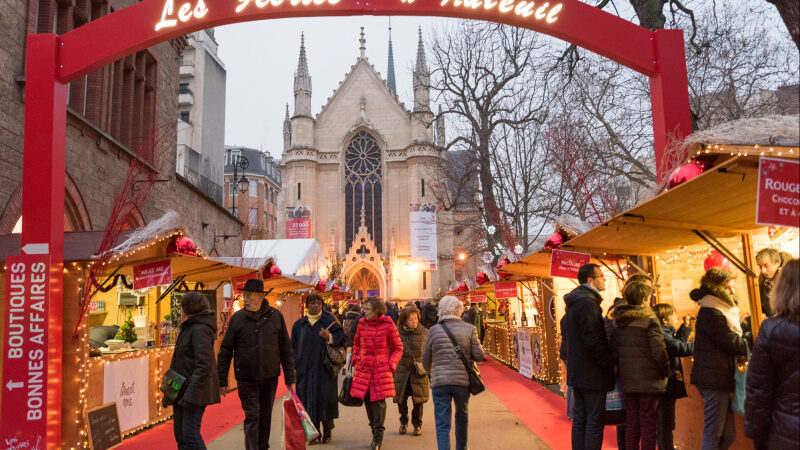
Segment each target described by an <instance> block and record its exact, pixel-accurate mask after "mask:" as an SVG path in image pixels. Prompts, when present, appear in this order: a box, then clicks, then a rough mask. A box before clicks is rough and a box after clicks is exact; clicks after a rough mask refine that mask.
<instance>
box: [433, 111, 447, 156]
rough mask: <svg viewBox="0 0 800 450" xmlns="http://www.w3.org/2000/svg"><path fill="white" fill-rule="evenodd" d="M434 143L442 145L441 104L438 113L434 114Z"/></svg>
mask: <svg viewBox="0 0 800 450" xmlns="http://www.w3.org/2000/svg"><path fill="white" fill-rule="evenodd" d="M435 131H436V145H437V146H439V147H444V142H445V134H444V133H445V131H444V115H442V105H439V114H437V115H436V130H435Z"/></svg>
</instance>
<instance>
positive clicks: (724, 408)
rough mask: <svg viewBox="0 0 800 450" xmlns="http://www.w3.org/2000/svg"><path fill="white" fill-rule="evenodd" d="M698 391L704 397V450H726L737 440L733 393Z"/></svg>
mask: <svg viewBox="0 0 800 450" xmlns="http://www.w3.org/2000/svg"><path fill="white" fill-rule="evenodd" d="M698 390H699V391H700V396H702V397H703V450H725V449H727V448H729V447H730V446H731V445H732V444H733V441H735V440H736V425H735V423H734V421H733V411H732V410H731V393H730V392H723V391H712V390H708V389H702V388H700V389H698Z"/></svg>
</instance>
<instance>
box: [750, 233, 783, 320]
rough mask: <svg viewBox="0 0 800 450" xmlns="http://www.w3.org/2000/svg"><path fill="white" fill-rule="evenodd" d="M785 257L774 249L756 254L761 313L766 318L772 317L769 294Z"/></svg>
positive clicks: (762, 250)
mask: <svg viewBox="0 0 800 450" xmlns="http://www.w3.org/2000/svg"><path fill="white" fill-rule="evenodd" d="M783 261H784V258H783V255H781V252H779V251H778V250H776V249H774V248H762V249H761V250H759V252H758V253H756V264H757V265H758V271H759V274H758V290H759V294H761V312H763V313H764V315H765V316H767V317H771V316H772V309H771V308H770V305H769V293H770V292H771V291H772V285H773V284H775V281H777V280H778V275H779V274H780V273H781V268H783Z"/></svg>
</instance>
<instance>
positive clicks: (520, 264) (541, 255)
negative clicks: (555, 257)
mask: <svg viewBox="0 0 800 450" xmlns="http://www.w3.org/2000/svg"><path fill="white" fill-rule="evenodd" d="M500 271H501V272H505V273H511V274H516V275H525V276H529V277H542V278H549V277H550V250H547V249H544V250H540V251H538V252H536V253H531V254H530V255H528V256H526V257H524V258H521V259H519V260H517V261H515V262H513V263H511V264H509V265H507V266H505V267H503V268H502V269H500Z"/></svg>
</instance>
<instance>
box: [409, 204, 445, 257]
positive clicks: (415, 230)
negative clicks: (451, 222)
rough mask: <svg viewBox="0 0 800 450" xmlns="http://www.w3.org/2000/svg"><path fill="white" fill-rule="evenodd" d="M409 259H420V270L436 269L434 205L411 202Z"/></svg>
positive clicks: (436, 251)
mask: <svg viewBox="0 0 800 450" xmlns="http://www.w3.org/2000/svg"><path fill="white" fill-rule="evenodd" d="M410 216H411V260H412V261H415V262H416V261H422V262H424V263H425V267H424V268H423V269H422V270H436V267H437V256H438V249H437V247H436V205H434V204H432V203H423V204H417V203H412V204H411V213H410Z"/></svg>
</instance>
